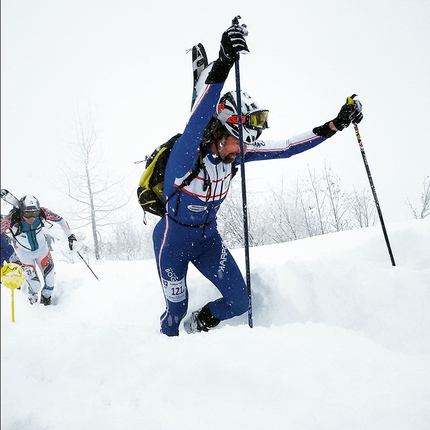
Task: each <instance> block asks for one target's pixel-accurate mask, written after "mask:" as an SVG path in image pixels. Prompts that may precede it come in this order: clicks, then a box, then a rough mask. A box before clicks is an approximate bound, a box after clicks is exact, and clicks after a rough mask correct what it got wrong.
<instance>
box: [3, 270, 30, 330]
mask: <svg viewBox="0 0 430 430" xmlns="http://www.w3.org/2000/svg"><path fill="white" fill-rule="evenodd" d="M24 281H25V272H24V269H23V268H22V267H21V266H20V265H19V264H16V263H7V264H5V265H4V266H3V267H2V268H1V283H2V284H3V285H4V286H5V287H6V288H10V290H11V297H12V322H15V296H14V293H15V288H19V287H21V285H22V284H23V283H24Z"/></svg>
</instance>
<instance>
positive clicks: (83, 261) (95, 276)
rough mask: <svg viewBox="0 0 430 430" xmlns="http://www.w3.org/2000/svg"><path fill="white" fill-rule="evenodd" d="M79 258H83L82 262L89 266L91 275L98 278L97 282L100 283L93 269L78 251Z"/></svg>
mask: <svg viewBox="0 0 430 430" xmlns="http://www.w3.org/2000/svg"><path fill="white" fill-rule="evenodd" d="M76 252H77V254H78V255H79V257H81V259H82V261H83V262H84V263H85V264H86V265H87V267H88V269H90V270H91V273H92V274H93V275H94V276H95V277H96V279H97V281H100V279H99V278H97V275H96V274H95V273H94V272H93V269H91V267H90V265H89V264H88V263H87V262H86V261H85V259H84V257H82V255H81V253H80V252H79V251H76Z"/></svg>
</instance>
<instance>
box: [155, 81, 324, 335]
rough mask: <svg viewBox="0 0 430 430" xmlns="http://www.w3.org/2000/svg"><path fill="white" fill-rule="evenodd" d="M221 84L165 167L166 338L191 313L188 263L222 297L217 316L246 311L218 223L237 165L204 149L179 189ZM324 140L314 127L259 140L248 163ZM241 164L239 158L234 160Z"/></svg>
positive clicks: (162, 256) (162, 257)
mask: <svg viewBox="0 0 430 430" xmlns="http://www.w3.org/2000/svg"><path fill="white" fill-rule="evenodd" d="M223 86H224V84H223V83H215V84H208V85H207V86H206V88H205V91H203V93H202V94H201V96H200V98H199V99H198V100H197V101H196V103H195V105H194V108H193V111H192V113H191V117H190V119H189V122H188V124H187V125H186V127H185V130H184V133H183V134H182V136H181V137H180V138H179V139H178V140H177V142H176V143H175V146H174V147H173V150H172V152H171V155H170V157H169V160H168V163H167V166H166V173H165V181H164V201H165V203H166V214H167V216H164V217H163V218H162V219H161V220H160V221H159V222H158V224H157V225H156V227H155V229H154V233H153V241H154V252H155V258H156V262H157V266H158V274H159V277H160V280H161V284H162V288H163V293H164V297H165V300H166V310H165V312H164V313H163V314H162V316H161V332H162V333H164V334H166V335H168V336H177V335H178V334H179V324H180V322H181V320H182V319H183V318H184V317H185V315H186V313H187V309H188V289H187V282H186V276H187V269H188V264H189V263H190V262H191V263H192V264H193V265H194V266H195V267H196V268H197V269H198V270H199V271H200V272H201V273H202V274H203V275H204V276H205V277H206V278H207V279H209V280H210V281H211V282H212V283H213V284H214V285H215V286H216V288H217V289H218V290H219V292H220V293H221V295H222V297H221V298H220V299H218V300H215V301H212V302H210V303H209V310H210V312H211V313H212V315H213V316H214V317H216V318H218V319H220V320H226V319H229V318H232V317H234V316H238V315H241V314H243V313H244V312H246V311H247V310H248V292H247V287H246V284H245V281H244V279H243V276H242V274H241V272H240V270H239V268H238V266H237V264H236V262H235V260H234V259H233V257H232V255H231V253H230V251H229V250H228V249H227V247H226V246H225V244H224V243H223V241H222V239H221V236H220V234H219V232H218V229H217V221H216V215H217V212H218V209H219V208H220V206H221V204H222V202H223V201H224V199H225V197H226V195H227V192H228V190H229V187H230V182H231V180H232V168H233V166H232V165H231V164H227V163H224V162H222V161H221V160H220V159H219V158H218V157H217V155H216V154H214V153H213V152H212V151H211V150H210V149H208V148H204V149H203V151H204V153H203V163H204V166H205V168H204V169H201V171H200V173H199V174H198V176H197V177H196V178H195V179H194V180H192V181H191V183H190V185H188V186H185V187H184V188H182V189H181V190H180V191H178V192H175V190H177V187H178V186H179V185H180V184H181V183H182V181H183V179H184V178H186V177H187V175H188V174H189V173H190V172H191V171H192V170H193V169H194V168H195V166H196V163H197V161H198V158H199V155H200V143H201V142H202V139H203V132H204V130H205V128H206V126H207V125H208V123H209V121H210V119H211V118H212V116H213V114H214V112H215V107H216V105H217V103H218V100H219V98H220V95H221V91H222V89H223ZM325 139H326V138H325V137H320V136H317V135H315V134H314V133H313V132H312V131H310V132H308V133H304V134H302V135H300V136H296V137H294V138H291V139H288V140H284V141H281V142H268V141H262V140H260V141H256V142H254V144H253V145H252V146H251V145H248V146H247V152H246V154H245V158H244V161H245V162H249V161H257V160H268V159H277V158H288V157H291V156H292V155H295V154H298V153H300V152H303V151H306V150H308V149H311V148H313V147H314V146H316V145H318V144H320V143H321V142H323V141H324V140H325ZM239 163H240V159H239V157H238V158H237V159H236V160H235V164H239ZM169 196H170V198H169Z"/></svg>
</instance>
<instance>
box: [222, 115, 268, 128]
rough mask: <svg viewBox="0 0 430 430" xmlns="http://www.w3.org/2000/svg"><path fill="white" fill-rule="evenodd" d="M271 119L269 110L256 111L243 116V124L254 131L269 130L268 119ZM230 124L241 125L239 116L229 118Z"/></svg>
mask: <svg viewBox="0 0 430 430" xmlns="http://www.w3.org/2000/svg"><path fill="white" fill-rule="evenodd" d="M268 117H269V111H268V110H256V111H254V112H250V113H248V114H247V115H242V124H243V125H244V126H246V127H248V128H250V129H253V130H264V129H265V128H268V125H267V118H268ZM226 122H227V123H229V124H239V116H238V115H231V116H230V117H228V118H227V121H226Z"/></svg>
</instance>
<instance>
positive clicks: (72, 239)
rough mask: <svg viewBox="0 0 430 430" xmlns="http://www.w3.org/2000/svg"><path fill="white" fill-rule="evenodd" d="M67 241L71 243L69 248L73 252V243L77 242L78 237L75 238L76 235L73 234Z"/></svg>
mask: <svg viewBox="0 0 430 430" xmlns="http://www.w3.org/2000/svg"><path fill="white" fill-rule="evenodd" d="M67 240H68V241H69V248H70V251H73V242H76V237H75V235H74V234H71V235H70V236H69V237H68V238H67Z"/></svg>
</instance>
